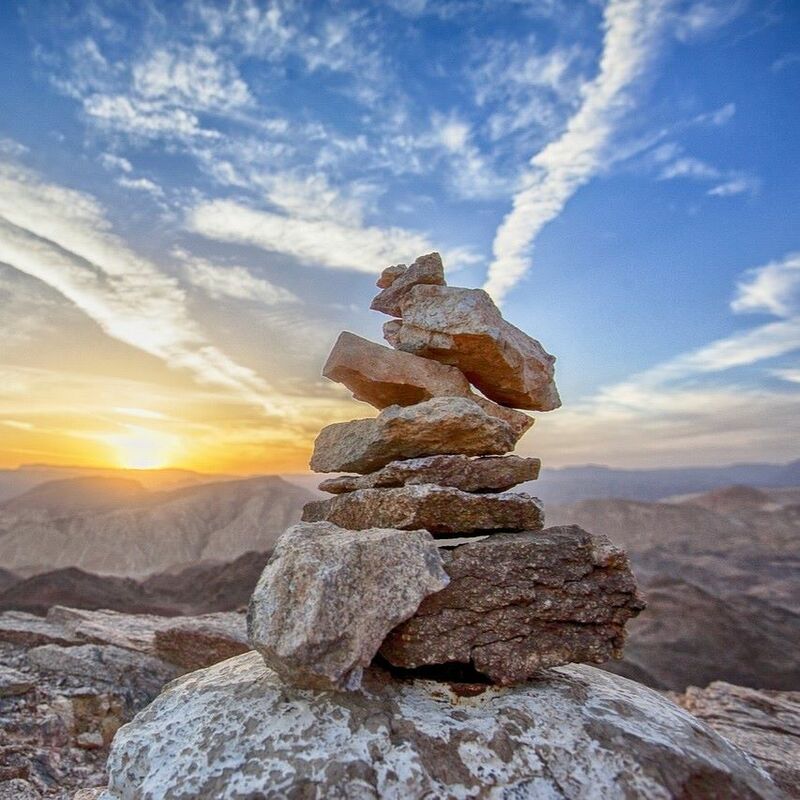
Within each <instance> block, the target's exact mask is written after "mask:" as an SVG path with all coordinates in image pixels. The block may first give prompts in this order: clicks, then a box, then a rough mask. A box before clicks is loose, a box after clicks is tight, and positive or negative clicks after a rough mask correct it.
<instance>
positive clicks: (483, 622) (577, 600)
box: [381, 525, 644, 684]
mask: <svg viewBox="0 0 800 800" xmlns="http://www.w3.org/2000/svg"><path fill="white" fill-rule="evenodd" d="M444 559H445V569H446V570H447V574H448V575H449V576H450V583H449V584H448V586H447V587H446V588H445V589H443V590H442V591H441V592H438V593H437V594H434V595H431V596H430V597H428V598H427V599H426V600H424V601H423V602H422V604H421V605H420V607H419V609H418V611H417V613H416V614H415V615H414V616H413V617H412V618H411V619H410V620H408V621H407V622H405V623H403V624H402V625H400V626H398V627H397V628H396V629H395V630H393V631H392V633H391V634H389V636H388V637H387V639H386V641H385V642H384V644H383V646H382V647H381V655H382V656H383V657H384V658H386V660H387V661H389V663H391V664H393V665H395V666H398V667H406V668H416V667H421V666H427V665H433V664H452V663H459V664H465V665H468V666H470V667H471V668H473V669H474V670H476V671H477V672H479V673H481V674H482V675H485V676H487V677H488V678H489V679H490V680H491V681H493V682H495V683H499V684H511V683H515V682H519V681H524V680H527V679H529V678H531V677H533V676H535V675H536V672H537V670H539V669H542V668H543V667H552V666H557V665H560V664H568V663H572V662H592V663H601V662H603V661H606V660H607V659H609V658H612V657H620V656H621V655H622V647H623V644H624V641H625V623H626V622H627V621H628V620H629V619H630V618H631V617H634V616H636V614H638V613H639V611H640V610H641V609H642V608H644V602H643V600H642V598H641V597H640V596H639V594H638V592H637V590H636V581H635V580H634V577H633V575H632V574H631V571H630V568H629V565H628V559H627V557H626V555H625V553H624V551H622V550H619V549H617V548H616V547H614V546H613V545H611V543H610V542H609V540H608V539H607V538H606V537H605V536H592V535H591V534H589V533H587V532H586V531H584V530H582V529H581V528H578V527H577V526H575V525H572V526H564V527H557V528H547V529H545V530H543V531H533V532H525V533H502V534H496V535H494V536H488V537H486V538H485V539H481V540H480V541H478V542H475V543H469V544H464V545H461V546H459V547H456V548H454V549H453V550H452V551H450V552H446V553H445V554H444Z"/></svg>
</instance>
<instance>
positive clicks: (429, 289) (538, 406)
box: [249, 253, 644, 690]
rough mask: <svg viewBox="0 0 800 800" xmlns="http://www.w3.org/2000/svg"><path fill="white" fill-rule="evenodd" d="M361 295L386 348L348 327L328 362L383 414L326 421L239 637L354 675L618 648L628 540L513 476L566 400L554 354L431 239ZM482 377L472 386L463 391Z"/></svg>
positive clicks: (295, 661)
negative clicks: (463, 276) (460, 280)
mask: <svg viewBox="0 0 800 800" xmlns="http://www.w3.org/2000/svg"><path fill="white" fill-rule="evenodd" d="M378 286H379V288H380V289H381V292H380V293H379V294H378V295H377V296H376V297H375V299H374V300H373V301H372V308H373V309H374V310H377V311H381V312H383V313H385V314H389V315H391V316H393V317H396V318H397V319H393V320H392V321H391V322H388V323H387V324H386V326H385V329H384V330H385V337H386V339H387V340H388V342H389V343H390V344H391V345H392V346H393V347H394V349H392V348H388V347H384V346H382V345H379V344H376V343H374V342H370V341H368V340H366V339H362V338H361V337H359V336H356V335H355V334H352V333H348V332H344V333H342V334H341V335H340V337H339V339H338V340H337V342H336V344H335V346H334V348H333V351H332V352H331V354H330V356H329V358H328V360H327V363H326V364H325V367H324V369H323V374H324V375H325V376H326V377H328V378H330V379H331V380H334V381H337V382H339V383H343V384H344V385H345V386H347V387H348V388H349V389H350V390H351V391H352V392H353V396H354V397H355V398H356V399H358V400H363V401H365V402H367V403H370V404H371V405H373V406H374V407H375V408H377V409H379V410H380V413H379V414H378V415H377V416H376V417H370V418H366V419H357V420H351V421H350V422H343V423H336V424H333V425H328V426H327V427H326V428H323V430H322V431H321V432H320V434H319V436H318V437H317V440H316V442H315V445H314V453H313V455H312V458H311V468H312V469H314V470H315V471H317V472H334V473H336V472H339V473H340V472H350V473H358V474H357V475H340V476H338V477H332V478H329V479H327V480H325V481H323V482H322V484H321V485H320V488H321V489H323V490H324V491H328V492H330V493H332V494H333V495H334V496H333V497H331V498H330V499H328V500H321V501H314V502H311V503H308V504H307V505H306V508H305V509H304V513H303V521H302V522H301V523H300V524H299V525H296V526H294V527H293V528H291V529H290V530H289V531H287V532H286V533H285V534H284V537H283V538H282V539H281V544H279V546H278V547H277V548H276V550H275V555H274V556H273V559H272V560H271V561H270V564H269V565H268V566H267V568H266V569H265V571H264V574H263V576H262V578H261V581H260V582H259V585H258V587H257V589H256V592H255V593H254V595H253V599H252V601H251V606H250V614H249V631H250V639H251V643H252V644H253V646H254V647H255V648H256V649H257V650H258V651H259V652H260V653H261V654H262V656H263V657H264V660H265V661H266V662H267V664H268V665H269V666H271V667H272V668H273V669H275V671H276V672H278V673H279V674H280V675H281V676H282V677H283V678H284V679H285V680H287V681H289V682H292V683H295V684H296V685H299V686H304V687H310V688H315V689H319V688H326V687H328V688H334V689H347V690H353V689H357V688H358V686H359V685H360V680H361V675H362V672H363V669H364V668H365V667H367V666H369V665H370V663H372V661H373V659H375V658H376V657H377V658H378V659H379V660H381V662H382V663H383V664H384V665H387V666H389V667H393V668H404V669H415V668H417V667H432V668H435V669H438V670H441V671H443V672H442V674H443V676H444V675H452V674H453V670H458V671H459V674H461V675H464V674H466V675H469V676H471V678H473V679H476V680H480V681H487V680H488V681H490V682H492V683H497V684H510V683H516V682H520V681H525V680H527V679H529V678H531V677H532V676H533V675H534V674H535V673H536V671H537V670H539V669H541V668H543V667H550V666H556V665H560V664H567V663H570V662H573V661H588V662H595V663H599V662H602V661H604V660H606V659H608V658H610V657H619V656H620V655H621V653H622V645H623V642H624V636H625V633H624V626H625V623H626V622H627V621H628V619H630V618H631V617H633V616H635V615H636V614H638V613H639V611H640V610H641V609H642V608H643V607H644V603H643V601H642V599H641V597H640V596H639V594H638V592H637V589H636V584H635V581H634V579H633V576H632V574H631V572H630V569H629V566H628V560H627V557H626V556H625V553H624V552H623V551H621V550H619V549H617V548H615V547H614V546H613V545H612V544H611V543H610V542H609V541H608V540H607V539H605V538H604V537H596V536H592V535H591V534H589V533H587V532H586V531H583V530H581V529H580V528H578V527H575V526H572V527H560V528H550V529H544V530H543V526H544V513H543V510H542V504H541V502H540V501H539V500H538V499H537V498H536V497H532V496H530V495H529V494H526V493H524V492H514V491H509V490H510V489H512V488H513V487H514V486H515V485H517V484H519V483H524V482H526V481H532V480H535V479H536V478H537V477H538V474H539V466H540V462H539V459H536V458H524V457H521V456H515V455H505V454H507V453H509V452H510V451H511V450H513V449H514V446H515V445H516V443H517V441H518V440H519V438H520V437H521V436H522V435H523V434H524V433H525V431H527V430H528V429H529V428H530V426H531V425H532V424H533V419H532V418H531V417H530V416H529V415H527V414H525V413H524V412H523V411H520V410H518V409H528V410H537V411H548V410H551V409H554V408H557V407H558V406H559V405H560V400H559V397H558V391H557V389H556V386H555V382H554V378H553V366H554V363H555V358H554V357H553V356H551V355H549V354H548V353H547V352H546V351H545V350H544V349H543V347H542V346H541V344H539V342H537V341H536V340H535V339H532V338H531V337H530V336H528V335H527V334H525V333H523V332H522V331H521V330H519V328H516V327H515V326H513V325H511V324H510V323H509V322H506V321H505V320H504V319H503V317H502V315H501V314H500V311H499V310H498V308H497V307H496V306H495V304H494V303H493V302H492V300H491V298H490V297H489V295H488V294H486V292H483V291H481V290H478V289H462V288H457V287H451V286H447V285H446V284H445V280H444V270H443V267H442V260H441V258H440V256H439V254H438V253H430V254H428V255H426V256H422V257H420V258H418V259H417V260H416V261H415V262H414V263H413V264H412V265H411V266H408V267H407V266H405V265H402V264H400V265H396V266H391V267H388V268H387V269H385V270H384V271H383V273H382V274H381V276H380V278H379V279H378ZM472 387H475V388H476V389H478V390H479V392H480V393H477V392H475V391H474V390H473V388H472Z"/></svg>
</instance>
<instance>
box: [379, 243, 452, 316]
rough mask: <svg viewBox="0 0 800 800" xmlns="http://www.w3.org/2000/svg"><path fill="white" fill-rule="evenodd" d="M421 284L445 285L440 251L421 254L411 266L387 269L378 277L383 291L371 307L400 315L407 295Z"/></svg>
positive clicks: (400, 265) (390, 314)
mask: <svg viewBox="0 0 800 800" xmlns="http://www.w3.org/2000/svg"><path fill="white" fill-rule="evenodd" d="M421 284H426V285H435V286H444V266H443V265H442V257H441V256H440V255H439V254H438V253H428V255H425V256H420V257H419V258H418V259H417V260H416V261H415V262H414V263H413V264H412V265H411V266H410V267H406V266H404V265H403V264H398V265H395V266H392V267H388V268H387V269H385V270H384V271H383V272H382V273H381V276H380V278H378V286H379V287H380V288H382V289H383V291H382V292H379V293H378V294H377V295H376V296H375V298H374V299H373V301H372V304H371V305H370V308H371V309H372V310H373V311H380V312H382V313H384V314H388V315H389V316H390V317H399V316H400V313H401V309H402V303H403V300H404V299H405V297H406V295H407V294H408V293H409V292H410V291H411V289H412V288H413V287H414V286H419V285H421Z"/></svg>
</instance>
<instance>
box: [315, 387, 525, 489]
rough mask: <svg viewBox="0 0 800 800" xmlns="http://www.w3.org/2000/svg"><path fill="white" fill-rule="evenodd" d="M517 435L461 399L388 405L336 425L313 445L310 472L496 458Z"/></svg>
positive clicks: (507, 449) (361, 470)
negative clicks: (439, 458)
mask: <svg viewBox="0 0 800 800" xmlns="http://www.w3.org/2000/svg"><path fill="white" fill-rule="evenodd" d="M518 438H519V435H518V434H517V433H516V432H515V431H514V429H513V428H512V427H511V426H510V425H509V424H508V423H506V422H503V421H502V420H500V419H497V418H496V417H492V416H490V415H489V414H487V413H486V412H485V411H484V410H483V409H482V408H481V407H480V406H479V405H478V404H477V403H475V402H474V401H473V400H470V399H467V398H466V397H435V398H433V399H432V400H426V401H425V402H424V403H417V404H416V405H413V406H389V407H388V408H385V409H384V410H383V411H381V413H380V414H378V416H377V417H375V418H374V419H356V420H351V421H350V422H337V423H334V424H333V425H328V426H327V427H325V428H323V429H322V430H321V431H320V433H319V436H317V439H316V441H315V442H314V452H313V454H312V456H311V469H312V470H314V471H315V472H358V473H362V474H363V473H365V472H373V471H374V470H376V469H380V468H381V467H384V466H386V465H387V464H388V463H389V462H391V461H395V460H396V459H398V458H417V457H419V456H432V455H442V454H451V453H464V454H466V455H473V456H480V455H502V454H503V453H507V452H508V451H509V450H512V449H513V448H514V445H515V443H516V441H517V439H518Z"/></svg>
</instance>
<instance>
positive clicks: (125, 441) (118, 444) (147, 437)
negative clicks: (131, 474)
mask: <svg viewBox="0 0 800 800" xmlns="http://www.w3.org/2000/svg"><path fill="white" fill-rule="evenodd" d="M108 442H109V444H110V445H111V446H112V447H113V448H114V451H115V453H116V460H117V463H118V464H119V466H120V467H122V468H123V469H162V468H164V467H168V466H170V465H171V463H172V461H173V460H174V458H175V455H176V452H177V449H178V440H177V439H176V438H175V437H174V436H171V435H169V434H165V433H159V432H157V431H152V430H148V429H146V428H134V429H131V431H130V433H125V434H121V435H115V436H111V437H109V439H108Z"/></svg>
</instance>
